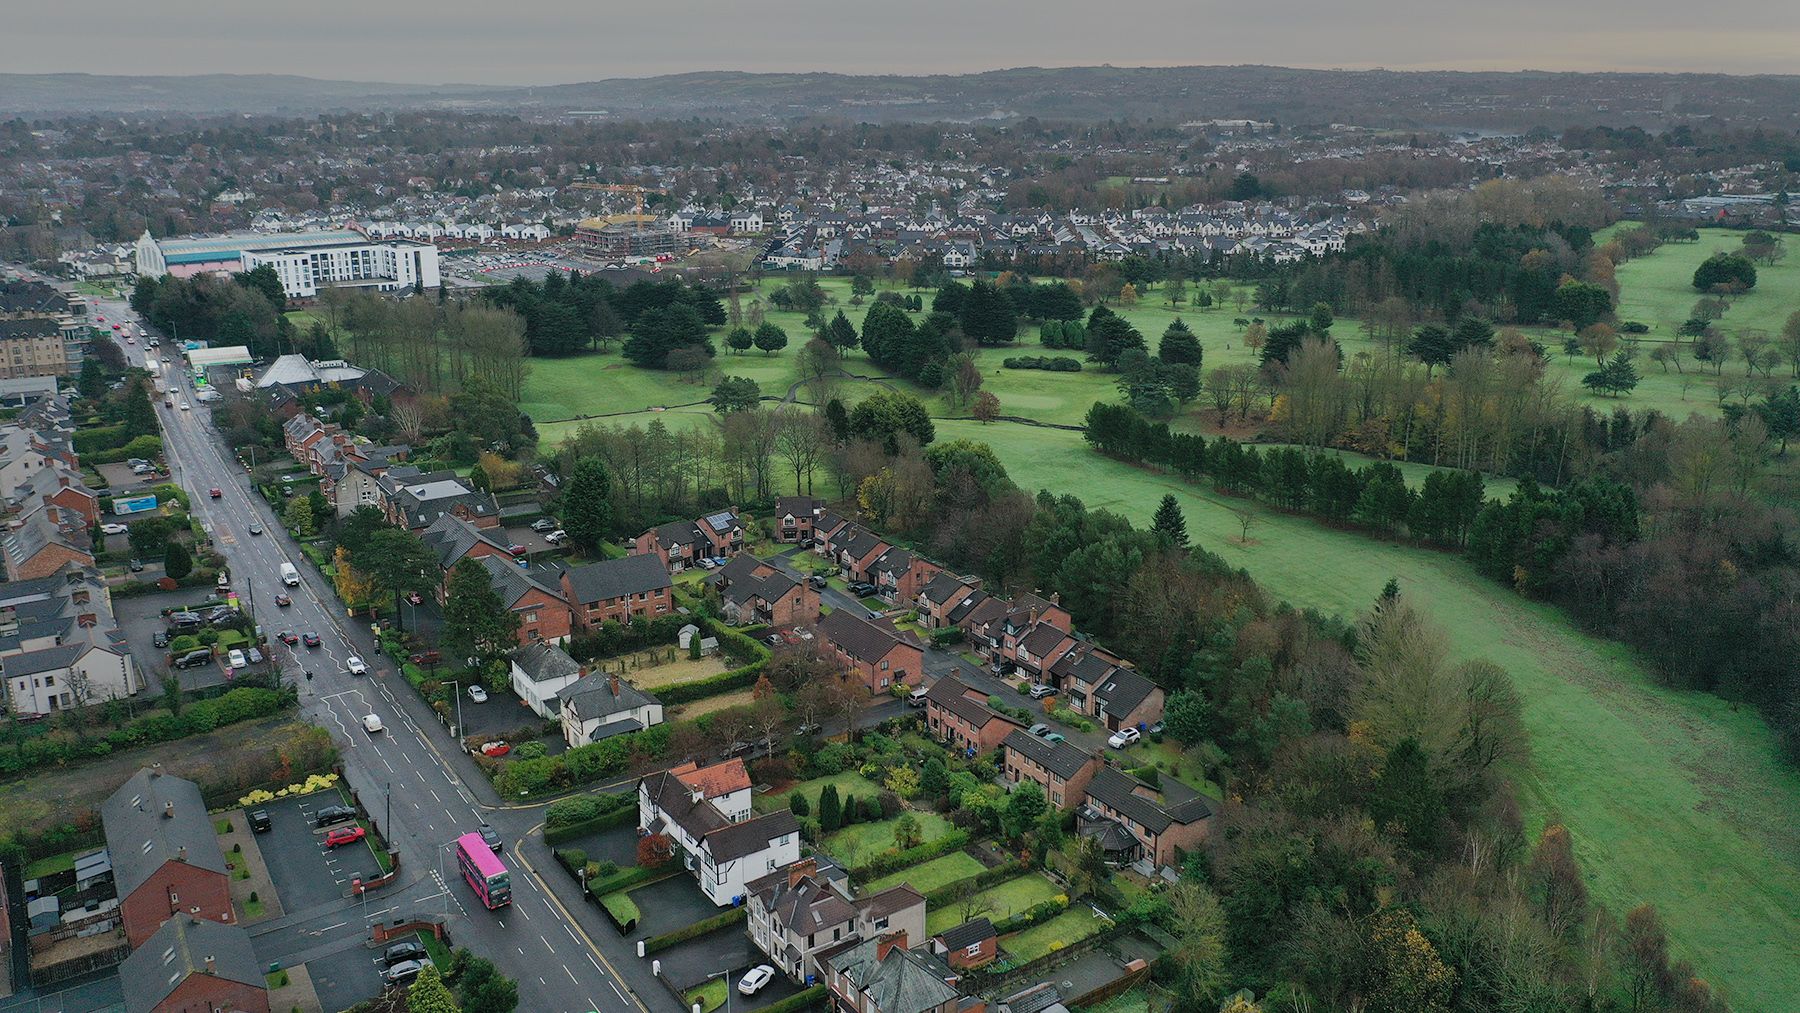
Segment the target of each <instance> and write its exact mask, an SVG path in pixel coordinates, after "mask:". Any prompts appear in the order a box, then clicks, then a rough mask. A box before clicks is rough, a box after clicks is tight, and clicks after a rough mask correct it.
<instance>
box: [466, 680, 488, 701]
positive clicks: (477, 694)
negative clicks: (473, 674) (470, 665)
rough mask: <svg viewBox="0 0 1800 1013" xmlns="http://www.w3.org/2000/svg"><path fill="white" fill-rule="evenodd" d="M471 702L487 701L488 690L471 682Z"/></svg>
mask: <svg viewBox="0 0 1800 1013" xmlns="http://www.w3.org/2000/svg"><path fill="white" fill-rule="evenodd" d="M469 702H470V703H487V690H485V689H482V688H481V687H480V686H477V685H474V684H473V683H471V684H470V686H469Z"/></svg>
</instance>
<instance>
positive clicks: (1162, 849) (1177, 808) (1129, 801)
mask: <svg viewBox="0 0 1800 1013" xmlns="http://www.w3.org/2000/svg"><path fill="white" fill-rule="evenodd" d="M1217 806H1218V803H1217V802H1215V801H1213V800H1211V799H1208V798H1207V797H1206V796H1205V795H1202V794H1200V793H1199V792H1197V791H1195V790H1194V789H1192V788H1190V787H1188V786H1187V785H1185V784H1182V783H1181V782H1180V781H1177V780H1175V779H1174V778H1172V777H1165V778H1163V779H1162V787H1161V788H1160V789H1157V788H1152V787H1151V786H1150V785H1148V784H1145V783H1144V782H1142V781H1140V780H1138V779H1137V778H1135V777H1132V776H1131V775H1130V774H1127V773H1125V772H1124V771H1121V770H1116V769H1114V768H1112V767H1102V768H1101V769H1100V770H1099V771H1098V772H1097V773H1095V774H1094V777H1093V779H1092V780H1090V781H1089V782H1088V786H1087V795H1086V797H1085V798H1084V799H1083V804H1082V808H1081V810H1080V811H1079V812H1078V813H1076V819H1075V829H1076V832H1077V833H1079V834H1080V835H1081V836H1082V837H1087V838H1093V839H1095V840H1097V841H1098V842H1099V843H1100V850H1101V852H1102V853H1103V854H1104V855H1105V856H1106V860H1107V861H1108V862H1110V863H1112V864H1114V865H1130V864H1132V863H1134V862H1140V861H1143V862H1149V863H1150V864H1152V865H1154V866H1158V867H1161V866H1174V865H1177V864H1179V863H1180V861H1181V855H1182V853H1183V852H1188V851H1193V850H1194V849H1196V848H1198V847H1199V846H1200V845H1201V844H1202V843H1204V842H1205V840H1206V838H1207V836H1208V835H1209V834H1211V833H1212V827H1213V819H1214V812H1215V811H1216V809H1217Z"/></svg>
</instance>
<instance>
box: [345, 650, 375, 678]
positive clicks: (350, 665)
mask: <svg viewBox="0 0 1800 1013" xmlns="http://www.w3.org/2000/svg"><path fill="white" fill-rule="evenodd" d="M344 670H345V671H346V672H349V673H350V674H351V675H368V674H369V666H367V665H365V664H363V660H362V659H361V658H359V657H357V656H356V655H354V654H352V655H351V656H350V657H349V658H347V659H345V661H344Z"/></svg>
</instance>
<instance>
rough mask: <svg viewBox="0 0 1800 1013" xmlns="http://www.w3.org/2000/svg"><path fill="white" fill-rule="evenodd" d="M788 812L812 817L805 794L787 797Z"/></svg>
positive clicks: (796, 793) (798, 793) (794, 794)
mask: <svg viewBox="0 0 1800 1013" xmlns="http://www.w3.org/2000/svg"><path fill="white" fill-rule="evenodd" d="M696 639H697V638H696ZM788 811H789V812H791V813H793V814H794V815H795V816H798V817H800V818H801V819H805V818H806V817H807V816H810V815H812V806H811V804H809V803H808V802H807V801H806V792H803V791H797V792H794V793H793V794H792V795H789V796H788Z"/></svg>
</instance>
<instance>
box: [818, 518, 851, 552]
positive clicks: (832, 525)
mask: <svg viewBox="0 0 1800 1013" xmlns="http://www.w3.org/2000/svg"><path fill="white" fill-rule="evenodd" d="M849 523H850V522H849V521H847V520H845V519H844V518H843V517H841V516H839V515H838V514H837V513H836V512H834V511H831V510H820V511H819V513H818V515H817V516H816V517H814V518H813V552H814V553H815V554H816V555H820V556H826V557H829V556H831V545H832V541H833V539H835V538H837V536H838V533H839V532H841V531H843V530H844V527H845V526H846V525H848V524H849Z"/></svg>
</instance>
